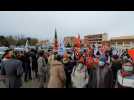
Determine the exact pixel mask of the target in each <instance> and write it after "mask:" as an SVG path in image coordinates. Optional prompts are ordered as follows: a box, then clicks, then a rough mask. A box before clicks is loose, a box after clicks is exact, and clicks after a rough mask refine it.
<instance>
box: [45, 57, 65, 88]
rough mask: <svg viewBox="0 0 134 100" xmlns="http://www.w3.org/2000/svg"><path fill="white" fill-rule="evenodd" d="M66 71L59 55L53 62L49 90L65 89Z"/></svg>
mask: <svg viewBox="0 0 134 100" xmlns="http://www.w3.org/2000/svg"><path fill="white" fill-rule="evenodd" d="M65 81H66V76H65V71H64V65H63V64H62V63H61V57H60V56H59V55H58V56H57V57H55V58H54V59H52V61H51V66H50V79H49V82H48V86H47V87H48V88H65Z"/></svg>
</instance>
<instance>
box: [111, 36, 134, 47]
mask: <svg viewBox="0 0 134 100" xmlns="http://www.w3.org/2000/svg"><path fill="white" fill-rule="evenodd" d="M110 42H111V46H112V47H116V48H117V47H118V48H123V49H131V48H133V47H134V36H120V37H112V38H111V40H110Z"/></svg>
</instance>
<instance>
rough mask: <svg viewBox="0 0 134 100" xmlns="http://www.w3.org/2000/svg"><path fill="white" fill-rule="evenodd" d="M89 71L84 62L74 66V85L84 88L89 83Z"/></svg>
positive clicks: (72, 79) (72, 75)
mask: <svg viewBox="0 0 134 100" xmlns="http://www.w3.org/2000/svg"><path fill="white" fill-rule="evenodd" d="M88 79H89V76H88V71H87V69H86V67H85V66H84V65H83V64H81V63H80V64H78V65H77V66H75V67H74V69H73V72H72V74H71V81H72V84H73V87H75V88H84V87H85V86H86V85H87V84H88Z"/></svg>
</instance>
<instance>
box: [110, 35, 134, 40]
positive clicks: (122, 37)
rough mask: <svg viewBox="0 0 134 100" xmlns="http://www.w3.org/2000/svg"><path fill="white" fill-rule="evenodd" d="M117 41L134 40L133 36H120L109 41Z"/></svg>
mask: <svg viewBox="0 0 134 100" xmlns="http://www.w3.org/2000/svg"><path fill="white" fill-rule="evenodd" d="M119 39H134V35H133V36H120V37H112V38H111V40H119Z"/></svg>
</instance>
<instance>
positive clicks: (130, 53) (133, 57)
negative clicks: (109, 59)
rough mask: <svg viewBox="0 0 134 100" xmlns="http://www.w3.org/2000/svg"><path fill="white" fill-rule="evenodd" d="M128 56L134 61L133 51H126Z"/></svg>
mask: <svg viewBox="0 0 134 100" xmlns="http://www.w3.org/2000/svg"><path fill="white" fill-rule="evenodd" d="M128 54H129V55H130V57H131V58H132V59H133V60H134V49H131V50H128Z"/></svg>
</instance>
